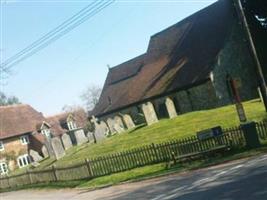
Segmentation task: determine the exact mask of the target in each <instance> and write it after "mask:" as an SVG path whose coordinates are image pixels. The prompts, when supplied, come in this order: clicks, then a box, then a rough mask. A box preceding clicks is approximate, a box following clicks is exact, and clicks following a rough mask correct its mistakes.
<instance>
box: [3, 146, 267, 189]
mask: <svg viewBox="0 0 267 200" xmlns="http://www.w3.org/2000/svg"><path fill="white" fill-rule="evenodd" d="M266 152H267V144H265V145H264V146H263V147H261V148H258V149H253V150H234V151H232V152H231V153H230V154H229V155H226V156H224V157H216V158H212V159H210V160H197V161H193V162H191V163H184V164H182V165H176V166H174V167H172V168H170V169H166V164H165V163H161V164H155V165H150V166H145V167H140V168H136V169H132V170H129V171H125V172H120V173H116V174H112V175H108V176H103V177H98V178H95V179H92V180H78V181H66V182H55V183H42V184H35V185H28V186H27V185H26V186H21V187H17V188H15V190H21V189H62V188H78V189H85V190H94V189H99V188H103V187H108V186H112V185H117V184H121V183H125V182H135V181H141V180H145V179H149V178H155V177H159V176H164V175H168V174H172V173H179V172H185V171H191V170H196V169H200V168H205V167H209V166H213V165H218V164H222V163H225V162H230V161H233V160H237V159H242V158H247V157H252V156H257V155H260V154H263V153H266ZM12 190H14V189H12ZM8 191H11V190H10V189H5V190H0V192H8Z"/></svg>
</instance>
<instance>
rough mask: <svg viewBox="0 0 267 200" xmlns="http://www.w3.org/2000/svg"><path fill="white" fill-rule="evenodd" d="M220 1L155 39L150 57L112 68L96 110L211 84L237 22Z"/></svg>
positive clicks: (109, 109) (228, 6)
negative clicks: (199, 84) (221, 53)
mask: <svg viewBox="0 0 267 200" xmlns="http://www.w3.org/2000/svg"><path fill="white" fill-rule="evenodd" d="M236 17H237V16H236V13H235V10H234V6H233V5H232V4H231V1H229V0H220V1H218V2H216V3H214V4H212V5H211V6H209V7H207V8H205V9H203V10H201V11H199V12H197V13H195V14H193V15H191V16H189V17H187V18H186V19H184V20H182V21H181V22H179V23H177V24H175V25H173V26H171V27H169V28H167V29H165V30H163V31H161V32H159V33H157V34H155V35H154V36H152V37H151V39H150V42H149V47H148V50H147V52H146V53H145V54H143V55H141V56H139V57H136V58H134V59H132V60H130V61H128V62H125V63H123V64H121V65H118V66H117V67H114V68H112V69H111V70H110V71H109V73H108V75H107V79H106V82H105V84H104V88H103V91H102V94H101V97H100V101H99V103H98V104H97V106H96V107H95V109H94V110H93V111H92V114H93V115H96V116H101V115H104V114H107V113H111V112H113V111H115V110H119V109H122V108H126V107H127V106H130V105H133V104H137V103H139V102H142V101H144V100H146V99H150V98H153V97H156V96H160V95H163V94H166V93H168V92H171V91H175V90H179V89H182V88H185V87H190V86H192V85H195V84H198V83H200V82H203V81H206V80H208V78H209V74H210V72H211V71H212V69H213V66H214V63H215V62H216V60H217V56H218V54H219V52H220V51H221V50H222V49H223V46H224V43H225V40H226V38H227V36H228V35H229V33H230V30H231V25H232V24H233V21H234V18H236Z"/></svg>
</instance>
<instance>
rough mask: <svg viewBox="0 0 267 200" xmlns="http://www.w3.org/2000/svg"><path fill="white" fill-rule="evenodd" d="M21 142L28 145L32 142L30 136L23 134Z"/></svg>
mask: <svg viewBox="0 0 267 200" xmlns="http://www.w3.org/2000/svg"><path fill="white" fill-rule="evenodd" d="M20 141H21V144H23V145H26V144H29V143H30V140H29V136H28V135H23V136H21V137H20Z"/></svg>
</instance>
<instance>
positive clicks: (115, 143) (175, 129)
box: [38, 100, 267, 169]
mask: <svg viewBox="0 0 267 200" xmlns="http://www.w3.org/2000/svg"><path fill="white" fill-rule="evenodd" d="M244 107H245V110H246V114H247V116H248V119H249V121H262V120H263V119H267V114H266V112H265V111H264V107H263V105H262V103H261V102H259V100H253V101H249V102H246V103H244ZM238 124H239V120H238V116H237V114H236V110H235V107H234V106H225V107H222V108H217V109H212V110H205V111H197V112H191V113H187V114H184V115H181V116H178V117H176V118H174V119H163V120H160V121H159V123H156V124H153V125H151V126H139V127H136V128H135V129H132V130H129V131H127V132H124V133H121V134H117V135H114V136H111V137H109V138H107V139H106V140H103V141H101V142H100V143H98V144H85V145H82V146H77V147H74V148H72V149H70V150H68V151H67V152H66V156H64V157H63V158H62V159H60V160H58V161H56V162H54V160H52V159H48V160H45V161H43V162H42V163H41V165H40V166H39V167H38V168H42V169H43V168H46V167H49V166H50V164H51V163H53V164H56V166H66V165H72V164H75V163H79V162H83V161H84V159H85V158H94V157H97V156H103V155H106V154H110V153H114V152H119V151H123V150H130V149H134V148H136V147H140V146H144V145H149V144H151V143H155V144H157V143H161V142H165V141H169V140H172V139H180V138H185V137H187V136H192V135H196V132H197V131H201V130H203V129H207V128H211V127H214V126H218V125H219V126H222V127H223V128H230V127H234V126H237V125H238Z"/></svg>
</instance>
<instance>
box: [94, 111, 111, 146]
mask: <svg viewBox="0 0 267 200" xmlns="http://www.w3.org/2000/svg"><path fill="white" fill-rule="evenodd" d="M91 122H92V123H94V125H95V131H94V135H93V136H94V140H95V142H99V141H101V140H103V139H105V138H106V136H108V135H109V128H108V126H107V125H106V123H105V122H103V121H101V122H100V123H98V119H97V118H95V117H94V116H93V117H92V120H91Z"/></svg>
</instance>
